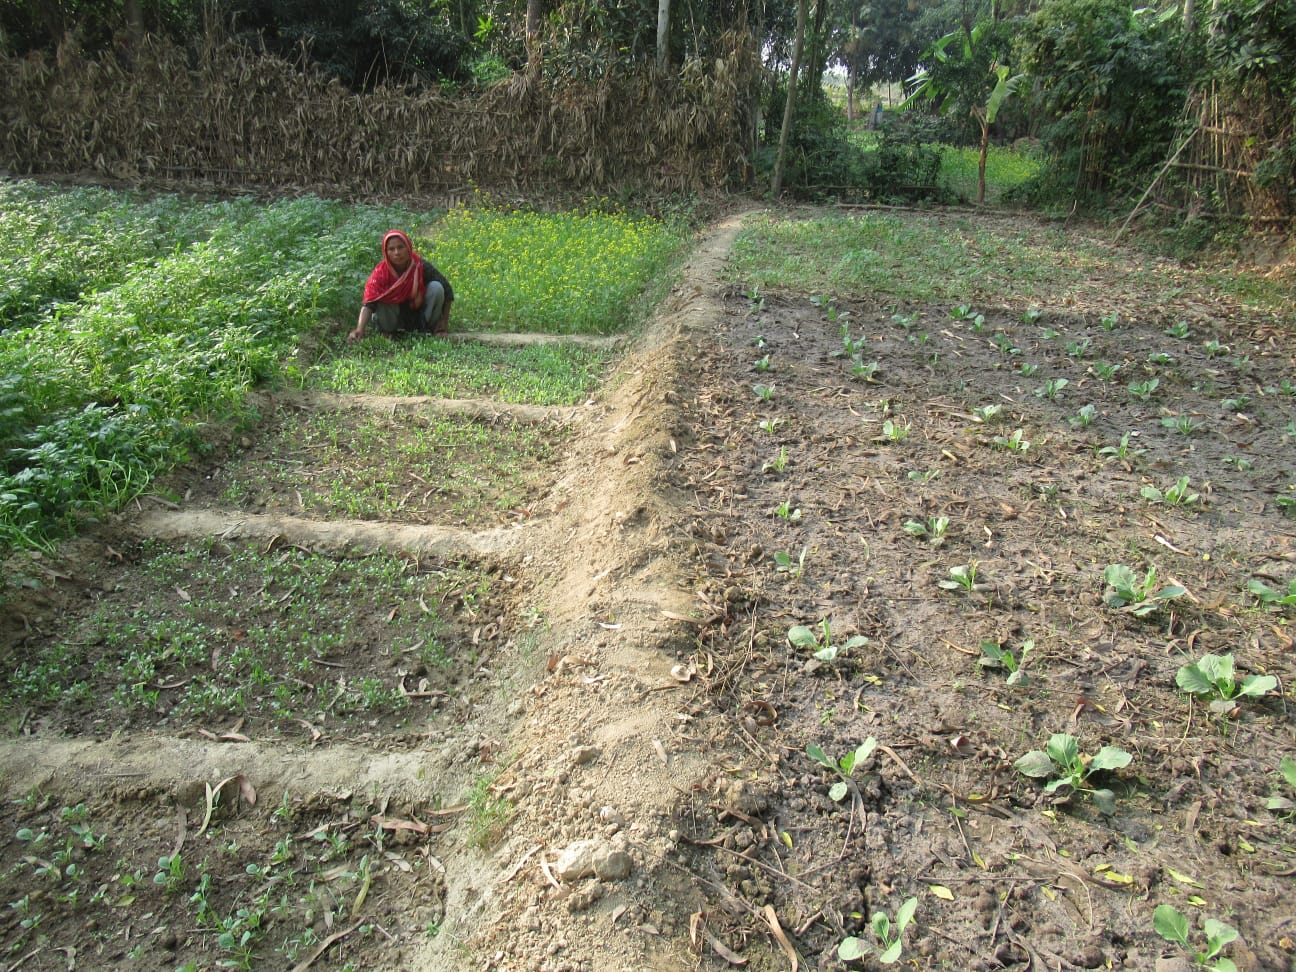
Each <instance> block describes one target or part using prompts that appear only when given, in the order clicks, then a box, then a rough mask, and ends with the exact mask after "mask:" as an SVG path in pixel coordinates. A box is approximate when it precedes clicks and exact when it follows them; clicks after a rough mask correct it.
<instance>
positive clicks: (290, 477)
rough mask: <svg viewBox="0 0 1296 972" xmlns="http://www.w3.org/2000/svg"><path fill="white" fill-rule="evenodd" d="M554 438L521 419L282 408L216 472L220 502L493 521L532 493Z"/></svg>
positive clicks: (356, 515)
mask: <svg viewBox="0 0 1296 972" xmlns="http://www.w3.org/2000/svg"><path fill="white" fill-rule="evenodd" d="M560 441H561V433H558V432H555V430H554V429H552V428H549V427H538V426H533V425H524V424H521V423H517V424H508V423H496V424H492V425H486V424H483V423H480V422H474V421H472V420H471V419H464V418H451V417H445V416H429V415H397V416H387V415H373V414H368V413H357V412H315V413H310V414H301V413H290V414H287V415H285V416H284V419H283V422H282V424H281V425H279V426H278V427H277V428H276V429H275V431H274V432H273V433H272V435H271V436H270V438H269V439H268V440H267V441H266V442H265V443H263V444H261V445H260V446H258V447H257V448H256V450H255V452H254V453H252V454H250V455H249V456H247V457H245V458H244V459H243V460H242V461H241V462H239V463H237V464H236V465H233V466H232V467H230V471H229V472H228V473H227V474H222V479H221V480H220V482H221V484H222V485H223V488H224V493H223V494H222V496H221V500H222V501H224V502H229V503H236V504H238V505H240V506H243V507H245V508H258V509H267V510H272V511H275V512H288V513H301V512H305V513H308V514H312V515H315V516H321V517H325V518H336V517H346V518H351V519H383V520H390V519H398V518H399V519H402V520H406V521H414V522H419V521H423V522H429V521H431V520H434V519H437V518H438V517H442V516H446V517H449V518H451V519H453V520H454V522H456V523H458V524H461V525H473V524H480V523H483V522H496V521H498V520H500V519H501V518H503V515H504V514H506V513H508V512H510V511H515V510H517V509H519V508H522V507H525V505H526V503H527V502H528V500H530V499H531V498H532V497H533V495H534V493H535V492H536V486H537V483H538V482H539V481H540V480H541V478H542V477H541V476H540V475H538V470H539V469H540V468H541V467H542V466H543V465H544V464H546V463H548V462H550V461H551V460H552V459H553V457H554V454H555V446H556V445H557V444H559V443H560Z"/></svg>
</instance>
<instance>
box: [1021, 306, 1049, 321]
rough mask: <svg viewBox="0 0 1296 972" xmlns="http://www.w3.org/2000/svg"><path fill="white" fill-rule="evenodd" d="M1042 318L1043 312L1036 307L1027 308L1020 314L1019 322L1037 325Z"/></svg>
mask: <svg viewBox="0 0 1296 972" xmlns="http://www.w3.org/2000/svg"><path fill="white" fill-rule="evenodd" d="M1043 316H1044V312H1043V311H1042V310H1040V309H1039V308H1038V307H1027V308H1026V310H1025V311H1023V312H1022V316H1021V321H1022V323H1023V324H1038V323H1039V322H1040V318H1042V317H1043Z"/></svg>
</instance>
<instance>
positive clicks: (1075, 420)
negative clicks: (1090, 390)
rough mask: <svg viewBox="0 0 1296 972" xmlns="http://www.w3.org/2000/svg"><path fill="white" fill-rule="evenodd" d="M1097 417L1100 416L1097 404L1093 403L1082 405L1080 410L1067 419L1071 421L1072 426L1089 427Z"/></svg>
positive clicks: (1078, 427)
mask: <svg viewBox="0 0 1296 972" xmlns="http://www.w3.org/2000/svg"><path fill="white" fill-rule="evenodd" d="M1097 417H1098V406H1097V405H1092V404H1091V405H1081V406H1080V411H1078V412H1076V413H1075V414H1074V415H1072V416H1071V417H1070V418H1069V419H1067V421H1068V422H1070V423H1071V428H1073V429H1087V428H1088V427H1089V426H1090V425H1092V424H1093V420H1094V419H1096V418H1097Z"/></svg>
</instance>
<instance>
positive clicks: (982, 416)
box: [972, 404, 1003, 425]
mask: <svg viewBox="0 0 1296 972" xmlns="http://www.w3.org/2000/svg"><path fill="white" fill-rule="evenodd" d="M1002 415H1003V406H1002V405H999V404H992V405H978V406H977V407H976V408H974V409H972V421H974V422H984V423H985V424H987V425H989V424H990V423H991V422H997V421H999V419H1000V417H1001V416H1002Z"/></svg>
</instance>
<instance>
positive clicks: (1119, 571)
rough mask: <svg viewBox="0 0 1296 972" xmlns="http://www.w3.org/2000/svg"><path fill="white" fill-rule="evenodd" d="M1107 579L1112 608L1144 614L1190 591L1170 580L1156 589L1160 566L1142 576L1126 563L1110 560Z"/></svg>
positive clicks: (1107, 597)
mask: <svg viewBox="0 0 1296 972" xmlns="http://www.w3.org/2000/svg"><path fill="white" fill-rule="evenodd" d="M1103 580H1105V581H1106V582H1107V585H1108V587H1107V590H1106V592H1105V593H1104V594H1103V603H1104V604H1106V605H1107V606H1108V607H1110V608H1115V609H1116V610H1118V611H1124V612H1125V613H1127V614H1132V615H1134V616H1135V617H1136V618H1142V617H1145V616H1147V615H1149V614H1151V613H1152V612H1153V611H1155V610H1156V609H1157V608H1159V607H1161V605H1163V604H1165V603H1166V602H1167V601H1173V600H1174V599H1175V598H1177V597H1183V595H1185V594H1187V593H1188V591H1187V590H1186V589H1185V588H1183V587H1180V586H1179V585H1178V584H1167V585H1166V586H1165V587H1163V588H1161V589H1160V590H1156V567H1155V566H1152V567H1149V568H1148V569H1147V573H1146V574H1144V575H1143V577H1142V578H1141V579H1140V578H1139V575H1138V572H1137V571H1135V570H1134V569H1133V568H1132V567H1127V566H1126V565H1125V564H1108V565H1107V569H1106V570H1104V571H1103Z"/></svg>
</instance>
